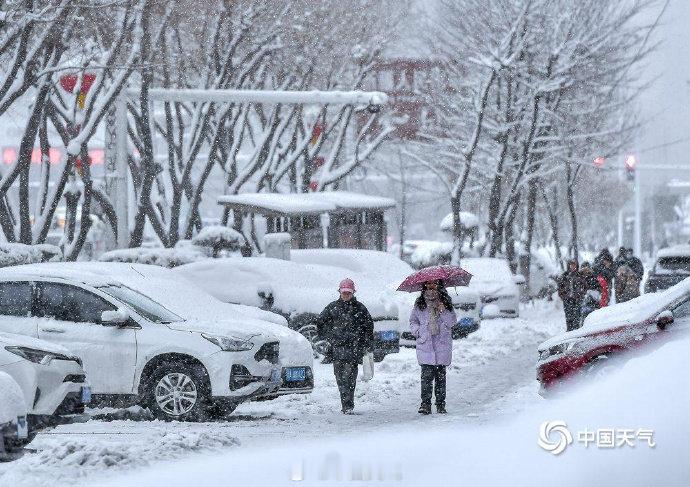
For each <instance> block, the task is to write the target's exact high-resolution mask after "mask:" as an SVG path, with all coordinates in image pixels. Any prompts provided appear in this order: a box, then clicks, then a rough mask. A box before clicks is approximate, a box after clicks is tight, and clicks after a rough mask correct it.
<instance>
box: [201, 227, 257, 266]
mask: <svg viewBox="0 0 690 487" xmlns="http://www.w3.org/2000/svg"><path fill="white" fill-rule="evenodd" d="M192 244H194V245H195V246H197V247H200V248H201V249H203V251H204V252H205V253H206V254H207V255H208V256H209V257H213V258H216V257H219V256H220V254H221V252H223V251H226V252H238V251H239V250H240V248H241V247H242V246H243V245H244V244H245V240H244V237H243V236H242V234H241V233H240V232H238V231H237V230H233V229H232V228H229V227H226V226H223V225H210V226H207V227H204V228H202V229H201V231H200V232H199V233H198V234H197V235H196V236H195V237H194V238H192Z"/></svg>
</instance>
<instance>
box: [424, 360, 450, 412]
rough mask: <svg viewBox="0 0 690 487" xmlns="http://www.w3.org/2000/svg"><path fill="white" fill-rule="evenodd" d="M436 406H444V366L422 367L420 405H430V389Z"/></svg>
mask: <svg viewBox="0 0 690 487" xmlns="http://www.w3.org/2000/svg"><path fill="white" fill-rule="evenodd" d="M432 388H433V390H434V394H435V395H436V404H444V405H445V404H446V366H445V365H422V403H423V404H431V389H432Z"/></svg>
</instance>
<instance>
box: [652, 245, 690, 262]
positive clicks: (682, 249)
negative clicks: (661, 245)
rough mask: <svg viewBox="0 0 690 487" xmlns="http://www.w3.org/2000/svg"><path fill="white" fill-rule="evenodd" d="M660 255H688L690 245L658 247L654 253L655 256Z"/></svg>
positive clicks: (689, 254)
mask: <svg viewBox="0 0 690 487" xmlns="http://www.w3.org/2000/svg"><path fill="white" fill-rule="evenodd" d="M662 257H690V245H674V246H673V247H667V248H665V249H660V250H659V251H658V252H657V254H656V258H657V259H659V258H662Z"/></svg>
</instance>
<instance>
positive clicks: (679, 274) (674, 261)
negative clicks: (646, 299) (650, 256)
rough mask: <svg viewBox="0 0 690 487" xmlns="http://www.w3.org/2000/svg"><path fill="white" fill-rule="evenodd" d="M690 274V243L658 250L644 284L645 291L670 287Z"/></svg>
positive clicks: (653, 291) (650, 291)
mask: <svg viewBox="0 0 690 487" xmlns="http://www.w3.org/2000/svg"><path fill="white" fill-rule="evenodd" d="M689 276H690V245H678V246H675V247H669V248H666V249H661V250H659V252H657V255H656V260H655V261H654V266H653V267H652V269H651V271H649V275H648V276H647V281H646V282H645V285H644V292H645V293H655V292H657V291H662V290H664V289H668V288H669V287H671V286H673V285H674V284H678V283H679V282H680V281H682V280H683V279H685V278H686V277H689Z"/></svg>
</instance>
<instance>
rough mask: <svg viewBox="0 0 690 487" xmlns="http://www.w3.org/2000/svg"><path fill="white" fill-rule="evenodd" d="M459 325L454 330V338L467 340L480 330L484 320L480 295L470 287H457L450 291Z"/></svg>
mask: <svg viewBox="0 0 690 487" xmlns="http://www.w3.org/2000/svg"><path fill="white" fill-rule="evenodd" d="M448 293H449V294H450V297H451V299H452V300H453V307H454V308H455V314H456V315H457V317H458V323H457V325H456V326H455V327H454V328H453V338H465V337H466V336H467V335H469V334H470V333H474V332H475V331H477V330H479V324H480V322H481V320H482V318H481V309H482V300H481V297H480V296H479V293H478V292H477V291H475V290H474V289H470V288H469V287H456V288H451V289H449V290H448Z"/></svg>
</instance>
